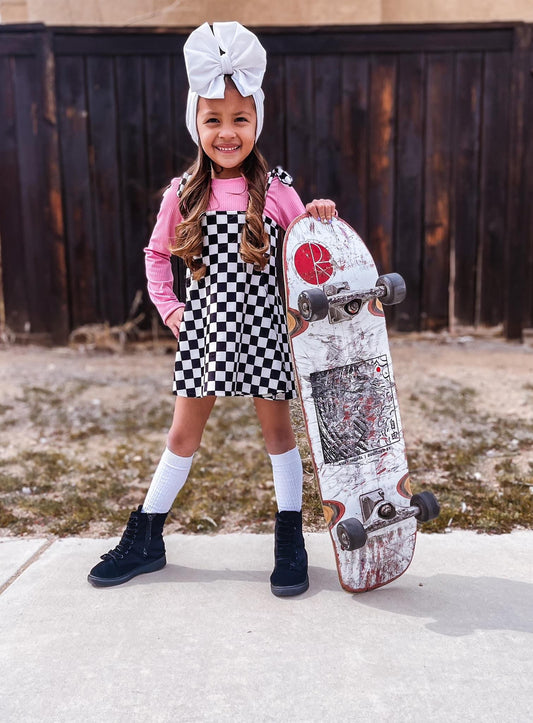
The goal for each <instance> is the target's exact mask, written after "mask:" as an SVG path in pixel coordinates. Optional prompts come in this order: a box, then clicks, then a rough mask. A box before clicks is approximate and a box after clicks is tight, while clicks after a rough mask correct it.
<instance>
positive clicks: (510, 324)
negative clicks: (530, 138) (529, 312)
mask: <svg viewBox="0 0 533 723" xmlns="http://www.w3.org/2000/svg"><path fill="white" fill-rule="evenodd" d="M532 38H533V25H529V26H526V25H518V26H516V28H515V45H514V48H513V56H512V83H511V125H510V129H511V133H510V149H509V189H510V191H511V192H510V193H509V196H508V208H507V239H506V249H505V251H506V256H505V261H506V263H505V279H504V296H505V299H504V303H505V319H504V324H505V331H506V335H507V337H508V338H509V339H519V338H520V337H521V335H522V328H523V324H524V322H525V318H526V312H525V306H526V303H527V297H526V292H525V283H526V279H527V275H526V274H525V273H524V266H525V264H527V258H528V251H529V248H528V247H529V234H530V229H529V228H528V218H529V207H530V206H531V196H529V197H528V193H530V192H531V185H530V182H529V176H530V173H528V169H527V167H526V161H527V149H528V142H527V140H526V139H527V135H528V133H530V119H528V118H527V115H526V112H527V102H526V98H527V94H528V84H529V83H530V82H531V66H530V62H531V61H530V57H531V47H532V44H533V39H532Z"/></svg>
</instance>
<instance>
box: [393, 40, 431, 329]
mask: <svg viewBox="0 0 533 723" xmlns="http://www.w3.org/2000/svg"><path fill="white" fill-rule="evenodd" d="M424 79H425V56H424V55H423V54H402V55H400V57H399V59H398V96H397V97H398V112H397V138H396V145H397V151H396V182H395V212H394V216H395V222H394V228H395V232H394V270H395V271H397V272H398V273H399V274H401V275H402V276H403V277H404V279H405V282H406V286H407V297H406V299H405V301H404V302H403V303H402V304H401V305H400V306H399V307H398V309H397V313H396V326H397V328H398V330H400V331H414V330H418V329H419V324H420V303H421V294H422V252H423V246H424V227H423V197H424V185H423V178H424V176H423V168H424Z"/></svg>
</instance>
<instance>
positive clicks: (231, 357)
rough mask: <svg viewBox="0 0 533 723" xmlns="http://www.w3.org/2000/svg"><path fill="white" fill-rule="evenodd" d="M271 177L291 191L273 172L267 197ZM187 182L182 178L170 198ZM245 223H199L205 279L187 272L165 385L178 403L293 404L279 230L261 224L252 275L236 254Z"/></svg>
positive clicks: (226, 218)
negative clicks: (264, 240)
mask: <svg viewBox="0 0 533 723" xmlns="http://www.w3.org/2000/svg"><path fill="white" fill-rule="evenodd" d="M275 177H278V178H279V179H280V181H281V182H282V183H285V184H287V185H291V183H292V179H291V177H290V176H289V175H288V174H287V173H285V171H283V170H282V169H281V168H279V167H278V168H276V169H275V170H274V171H271V173H270V174H269V178H268V181H267V193H268V189H269V188H270V184H271V183H272V181H273V180H274V178H275ZM187 179H188V176H187V175H185V176H184V177H183V179H182V181H181V183H180V186H179V188H178V192H177V193H178V197H179V196H180V195H181V192H182V190H183V187H184V186H185V183H186V182H187ZM245 218H246V213H245V212H244V211H242V212H240V211H239V212H235V211H233V212H232V211H207V212H206V213H205V214H204V216H203V218H202V229H203V232H204V243H203V251H202V260H203V262H204V263H205V265H206V274H205V276H204V278H203V279H200V280H199V281H195V280H194V279H193V278H192V277H191V274H190V271H189V269H187V282H186V283H187V298H186V302H185V310H184V314H183V320H182V322H181V325H180V331H179V337H178V351H177V353H176V362H175V371H174V384H173V392H174V394H176V395H178V396H183V397H204V396H208V395H215V396H220V397H226V396H252V397H263V398H265V399H293V398H295V397H296V389H295V385H294V377H293V373H292V365H291V357H290V349H289V340H288V333H287V325H286V321H285V313H284V311H283V304H282V301H281V297H280V294H279V291H278V286H277V276H276V254H277V253H281V249H280V248H278V239H280V240H281V239H282V238H283V235H282V234H281V233H280V231H281V227H280V226H279V225H278V224H277V223H276V222H275V221H274V220H272V219H271V218H267V217H264V222H265V229H266V231H267V233H268V235H269V237H270V252H269V254H270V255H269V260H268V262H267V265H266V266H265V268H264V269H263V271H256V270H254V267H253V264H247V263H244V262H243V260H242V259H241V256H240V254H239V245H240V238H241V229H242V227H243V225H244V222H245Z"/></svg>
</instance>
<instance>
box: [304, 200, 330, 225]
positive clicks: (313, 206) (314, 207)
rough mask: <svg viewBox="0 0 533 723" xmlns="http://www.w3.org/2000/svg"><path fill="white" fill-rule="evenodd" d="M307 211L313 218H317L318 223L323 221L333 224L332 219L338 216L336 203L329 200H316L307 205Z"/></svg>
mask: <svg viewBox="0 0 533 723" xmlns="http://www.w3.org/2000/svg"><path fill="white" fill-rule="evenodd" d="M305 210H306V211H307V213H309V214H310V215H311V216H312V217H313V218H316V220H317V221H321V222H322V223H331V219H332V218H333V217H334V216H338V213H337V209H336V208H335V201H330V200H329V198H318V199H315V200H314V201H311V202H310V203H308V204H307V206H306V207H305Z"/></svg>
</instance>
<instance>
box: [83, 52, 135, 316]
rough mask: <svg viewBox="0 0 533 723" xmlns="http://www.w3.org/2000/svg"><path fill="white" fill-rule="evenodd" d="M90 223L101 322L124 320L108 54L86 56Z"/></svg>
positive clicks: (111, 70) (113, 100) (114, 123)
mask: <svg viewBox="0 0 533 723" xmlns="http://www.w3.org/2000/svg"><path fill="white" fill-rule="evenodd" d="M87 98H88V104H89V133H90V142H91V153H90V156H89V157H90V163H91V176H92V184H93V191H92V193H93V223H94V233H95V250H96V273H97V277H98V279H97V283H98V306H99V316H100V320H101V321H108V322H110V323H111V324H118V323H121V322H123V321H124V320H125V318H126V316H127V308H126V304H125V299H124V291H123V284H124V273H123V271H124V266H123V250H122V244H123V234H122V227H121V209H120V181H119V174H118V167H119V163H120V159H119V155H118V148H117V130H118V126H117V108H116V90H115V82H114V61H113V58H112V57H88V58H87Z"/></svg>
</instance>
